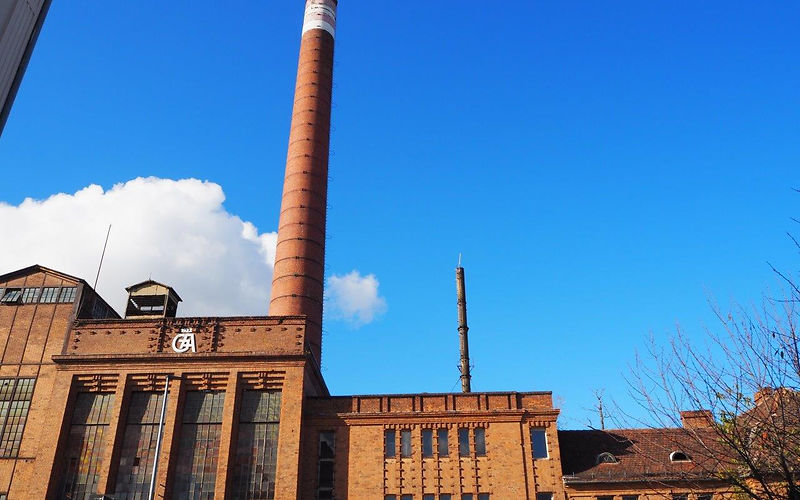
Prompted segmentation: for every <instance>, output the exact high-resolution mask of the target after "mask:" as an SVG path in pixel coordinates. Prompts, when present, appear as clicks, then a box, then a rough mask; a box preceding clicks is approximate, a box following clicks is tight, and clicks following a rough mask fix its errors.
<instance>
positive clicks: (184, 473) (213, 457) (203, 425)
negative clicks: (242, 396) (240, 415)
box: [172, 391, 225, 500]
mask: <svg viewBox="0 0 800 500" xmlns="http://www.w3.org/2000/svg"><path fill="white" fill-rule="evenodd" d="M224 401H225V393H224V392H221V391H189V392H187V393H186V402H185V403H184V408H183V421H182V424H181V430H180V442H179V443H178V455H177V463H176V466H175V483H174V487H173V491H172V498H173V499H175V500H212V499H213V498H214V483H216V481H217V457H218V456H219V435H220V429H221V427H222V405H223V403H224Z"/></svg>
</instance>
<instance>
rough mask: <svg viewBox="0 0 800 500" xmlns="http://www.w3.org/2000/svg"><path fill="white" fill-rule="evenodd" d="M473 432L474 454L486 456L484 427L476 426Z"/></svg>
mask: <svg viewBox="0 0 800 500" xmlns="http://www.w3.org/2000/svg"><path fill="white" fill-rule="evenodd" d="M473 432H474V433H475V455H477V456H479V457H485V456H486V429H484V428H483V427H476V428H475V430H474V431H473ZM479 500H480V499H479Z"/></svg>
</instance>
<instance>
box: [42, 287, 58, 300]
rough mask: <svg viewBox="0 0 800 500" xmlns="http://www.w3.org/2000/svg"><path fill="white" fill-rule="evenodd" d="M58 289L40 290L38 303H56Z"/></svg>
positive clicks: (47, 288)
mask: <svg viewBox="0 0 800 500" xmlns="http://www.w3.org/2000/svg"><path fill="white" fill-rule="evenodd" d="M58 290H59V289H58V287H53V286H47V287H44V288H42V295H41V296H40V297H39V302H42V303H43V304H51V303H53V302H55V301H56V298H57V297H58Z"/></svg>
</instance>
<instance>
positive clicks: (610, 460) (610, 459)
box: [597, 451, 619, 464]
mask: <svg viewBox="0 0 800 500" xmlns="http://www.w3.org/2000/svg"><path fill="white" fill-rule="evenodd" d="M618 462H619V460H617V457H615V456H614V455H612V454H611V453H609V452H607V451H604V452H603V453H601V454H599V455H597V463H598V464H616V463H618Z"/></svg>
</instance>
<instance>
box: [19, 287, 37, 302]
mask: <svg viewBox="0 0 800 500" xmlns="http://www.w3.org/2000/svg"><path fill="white" fill-rule="evenodd" d="M37 300H39V288H25V289H23V290H22V303H23V304H31V303H33V302H36V301H37Z"/></svg>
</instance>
